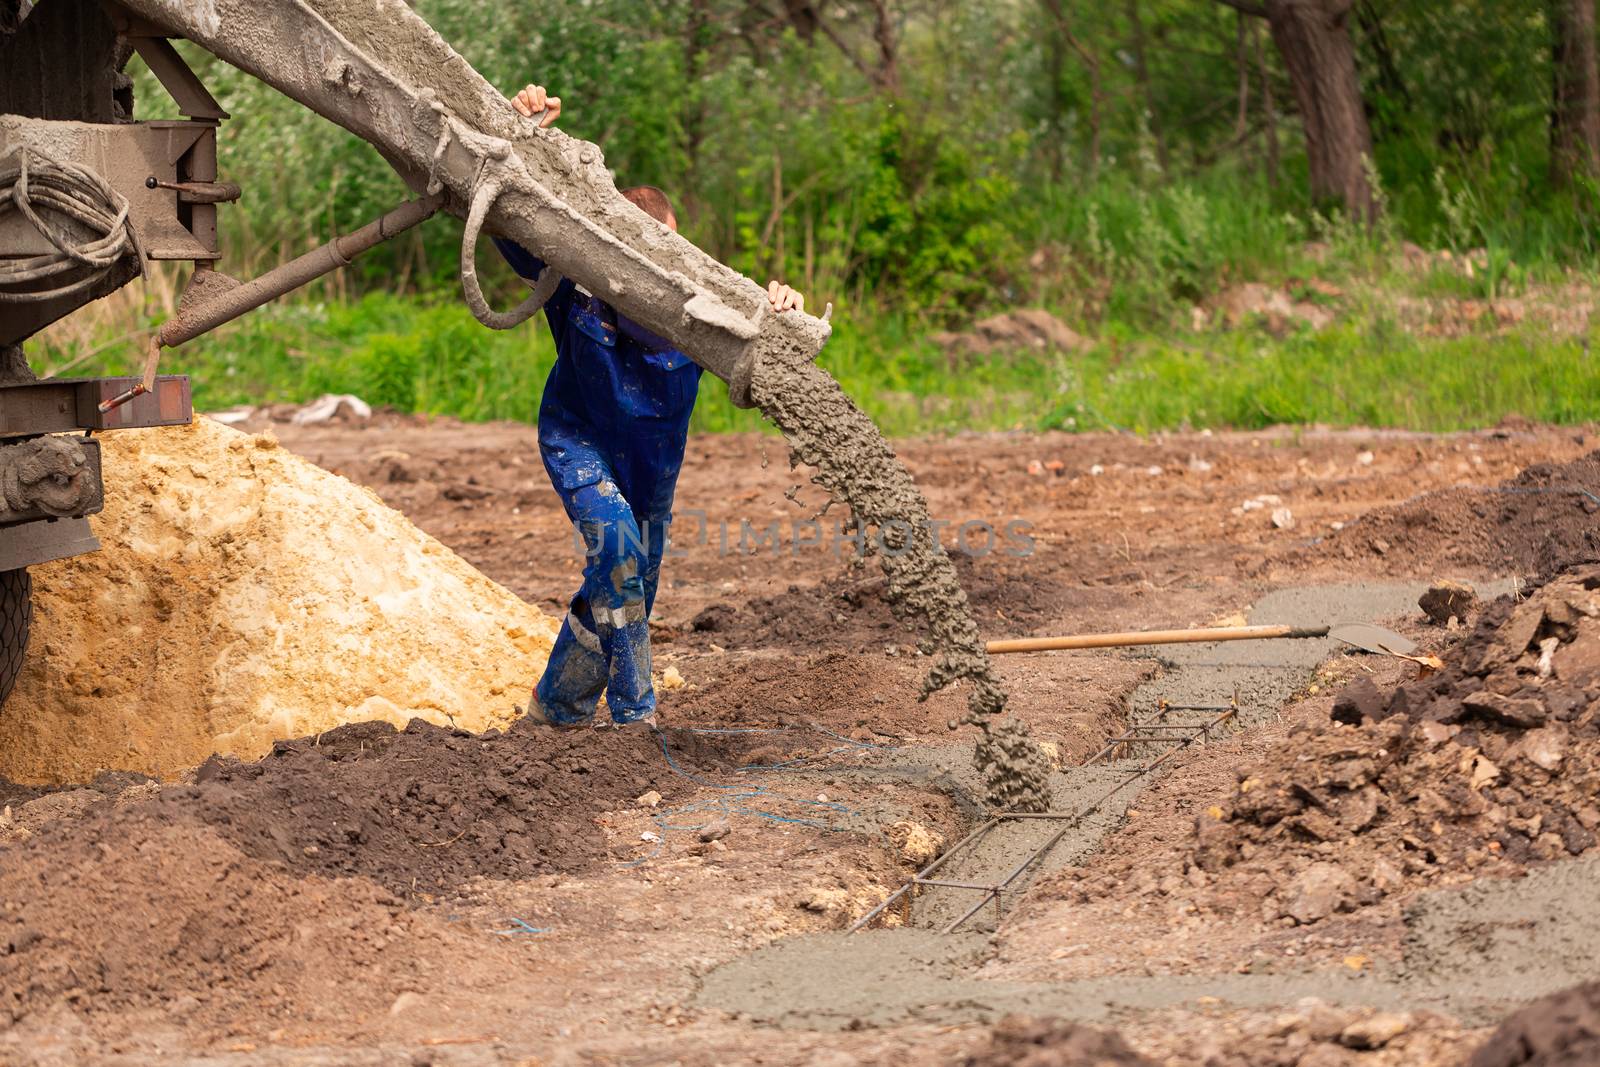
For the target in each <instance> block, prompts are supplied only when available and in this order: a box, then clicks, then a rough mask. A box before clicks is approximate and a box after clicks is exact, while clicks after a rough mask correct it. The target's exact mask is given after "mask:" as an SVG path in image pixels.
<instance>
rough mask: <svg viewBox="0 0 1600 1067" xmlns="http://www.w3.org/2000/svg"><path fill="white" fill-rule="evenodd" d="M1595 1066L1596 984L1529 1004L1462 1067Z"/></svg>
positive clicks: (1598, 1047)
mask: <svg viewBox="0 0 1600 1067" xmlns="http://www.w3.org/2000/svg"><path fill="white" fill-rule="evenodd" d="M1596 1063H1600V982H1589V983H1586V984H1584V985H1580V986H1576V987H1574V988H1572V989H1568V990H1565V991H1563V992H1560V993H1555V994H1552V995H1551V996H1547V997H1544V998H1542V999H1540V1000H1536V1001H1534V1002H1533V1003H1532V1004H1529V1005H1528V1006H1527V1007H1525V1008H1523V1009H1522V1010H1521V1011H1519V1012H1517V1013H1516V1014H1515V1015H1512V1016H1511V1017H1510V1018H1508V1019H1506V1021H1505V1022H1503V1023H1501V1024H1500V1026H1499V1028H1498V1029H1497V1030H1495V1032H1494V1033H1493V1034H1492V1035H1490V1037H1489V1039H1488V1040H1487V1041H1485V1042H1484V1043H1483V1045H1482V1046H1481V1047H1479V1048H1478V1050H1477V1051H1476V1052H1474V1053H1473V1054H1472V1058H1471V1059H1469V1060H1468V1061H1467V1063H1466V1067H1593V1065H1594V1064H1596Z"/></svg>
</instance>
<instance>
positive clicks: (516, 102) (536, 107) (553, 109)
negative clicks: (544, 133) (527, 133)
mask: <svg viewBox="0 0 1600 1067" xmlns="http://www.w3.org/2000/svg"><path fill="white" fill-rule="evenodd" d="M511 106H512V107H514V108H516V109H517V113H518V114H519V115H521V116H522V117H523V118H525V119H531V118H533V117H534V116H535V115H538V114H539V112H541V111H543V112H544V114H543V115H540V116H539V128H540V129H541V130H542V129H544V128H545V127H546V126H549V125H550V124H552V123H553V122H555V121H556V119H558V118H560V117H561V98H560V97H559V96H551V95H550V94H549V93H547V92H545V91H544V86H542V85H529V86H525V87H524V88H523V89H522V90H521V91H520V92H518V93H517V95H516V96H513V97H512V98H511Z"/></svg>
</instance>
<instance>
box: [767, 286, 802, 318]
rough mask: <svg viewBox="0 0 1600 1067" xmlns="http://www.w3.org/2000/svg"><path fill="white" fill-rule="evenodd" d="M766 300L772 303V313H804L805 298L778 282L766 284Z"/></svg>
mask: <svg viewBox="0 0 1600 1067" xmlns="http://www.w3.org/2000/svg"><path fill="white" fill-rule="evenodd" d="M767 299H768V300H770V301H771V302H772V310H773V311H788V310H790V309H793V310H795V311H804V310H805V309H806V298H805V297H804V296H802V295H800V293H799V292H798V291H797V290H795V289H792V288H790V287H789V286H787V285H784V284H783V283H782V282H779V281H771V282H768V283H767Z"/></svg>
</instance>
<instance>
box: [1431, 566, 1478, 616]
mask: <svg viewBox="0 0 1600 1067" xmlns="http://www.w3.org/2000/svg"><path fill="white" fill-rule="evenodd" d="M1477 606H1478V593H1477V590H1475V589H1473V588H1472V586H1470V585H1468V584H1467V583H1466V582H1457V581H1452V580H1451V579H1449V578H1441V579H1439V580H1438V581H1436V582H1434V583H1433V584H1432V585H1430V586H1428V588H1427V591H1426V592H1424V593H1423V594H1422V595H1421V596H1420V597H1418V598H1417V607H1419V608H1421V609H1422V613H1423V614H1424V615H1426V616H1427V617H1428V620H1429V621H1430V622H1432V623H1433V624H1434V625H1436V626H1443V625H1445V624H1446V623H1448V622H1449V621H1450V620H1451V619H1452V618H1454V619H1458V620H1460V621H1462V622H1465V621H1466V618H1467V613H1468V612H1469V611H1472V610H1473V609H1474V608H1476V607H1477Z"/></svg>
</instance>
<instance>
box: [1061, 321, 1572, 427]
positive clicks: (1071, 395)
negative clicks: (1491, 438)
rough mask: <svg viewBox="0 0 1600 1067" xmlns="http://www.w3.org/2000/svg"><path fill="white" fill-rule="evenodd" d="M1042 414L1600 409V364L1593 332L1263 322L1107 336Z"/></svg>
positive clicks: (1072, 366) (1376, 419) (1347, 419)
mask: <svg viewBox="0 0 1600 1067" xmlns="http://www.w3.org/2000/svg"><path fill="white" fill-rule="evenodd" d="M1055 382H1056V384H1057V387H1058V388H1059V390H1060V392H1059V394H1058V396H1057V397H1056V398H1055V401H1054V404H1053V406H1052V407H1051V408H1050V410H1049V411H1048V412H1044V413H1042V414H1041V417H1040V418H1039V420H1038V424H1039V425H1042V426H1046V427H1076V428H1079V429H1093V428H1103V427H1117V428H1120V429H1130V430H1135V431H1141V432H1142V431H1149V430H1161V429H1174V428H1182V427H1197V428H1198V427H1218V428H1222V427H1233V428H1241V429H1251V428H1256V427H1262V426H1270V425H1275V424H1306V423H1325V424H1331V425H1336V426H1374V427H1379V426H1381V427H1404V428H1408V429H1416V430H1460V429H1468V428H1473V427H1481V426H1489V425H1493V424H1494V423H1496V422H1498V421H1500V419H1501V418H1503V417H1504V416H1505V415H1507V414H1512V413H1515V414H1519V415H1523V416H1526V417H1528V418H1532V419H1537V420H1540V421H1546V422H1555V423H1568V424H1572V423H1581V422H1587V421H1591V420H1594V419H1600V364H1597V363H1596V361H1595V360H1594V359H1593V358H1592V357H1591V356H1590V354H1589V352H1588V345H1587V344H1586V343H1585V342H1584V341H1583V340H1581V339H1566V338H1555V337H1552V336H1551V335H1550V334H1549V332H1548V331H1547V330H1538V329H1534V328H1530V329H1528V330H1526V331H1523V332H1519V333H1513V334H1510V335H1491V334H1476V335H1469V336H1465V337H1456V338H1430V337H1418V336H1415V335H1412V334H1408V333H1405V332H1402V331H1400V330H1398V329H1396V328H1395V327H1393V326H1391V325H1389V324H1387V323H1385V322H1382V321H1377V322H1372V323H1368V324H1364V325H1342V326H1335V327H1332V328H1330V329H1327V330H1323V331H1320V332H1314V333H1313V332H1305V333H1300V334H1296V335H1293V336H1290V337H1287V338H1282V339H1275V338H1271V337H1268V336H1266V335H1264V334H1261V333H1257V332H1254V331H1239V332H1233V333H1217V334H1210V335H1202V336H1196V337H1192V338H1185V339H1182V340H1172V339H1140V340H1134V341H1131V342H1129V343H1126V344H1121V345H1118V344H1107V345H1101V346H1099V347H1097V348H1096V349H1095V350H1094V351H1092V352H1090V353H1089V354H1088V355H1086V356H1084V357H1079V358H1072V359H1062V360H1060V361H1059V362H1058V363H1057V366H1056V373H1055Z"/></svg>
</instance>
